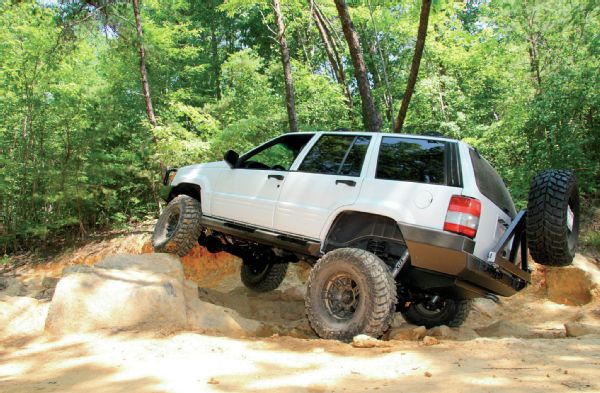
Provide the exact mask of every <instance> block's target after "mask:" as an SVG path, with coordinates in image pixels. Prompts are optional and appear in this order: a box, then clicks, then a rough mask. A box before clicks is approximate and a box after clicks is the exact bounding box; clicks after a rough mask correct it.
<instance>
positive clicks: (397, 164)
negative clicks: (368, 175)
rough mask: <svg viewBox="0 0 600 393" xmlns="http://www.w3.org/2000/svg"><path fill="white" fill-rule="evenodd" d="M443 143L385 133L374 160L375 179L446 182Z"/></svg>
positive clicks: (444, 147) (444, 146)
mask: <svg viewBox="0 0 600 393" xmlns="http://www.w3.org/2000/svg"><path fill="white" fill-rule="evenodd" d="M445 154H446V143H444V142H439V141H432V140H426V139H412V138H397V137H384V138H383V140H382V142H381V148H380V149H379V159H378V160H377V173H376V175H375V177H376V178H378V179H387V180H402V181H411V182H417V183H431V184H446V170H445V168H446V166H445Z"/></svg>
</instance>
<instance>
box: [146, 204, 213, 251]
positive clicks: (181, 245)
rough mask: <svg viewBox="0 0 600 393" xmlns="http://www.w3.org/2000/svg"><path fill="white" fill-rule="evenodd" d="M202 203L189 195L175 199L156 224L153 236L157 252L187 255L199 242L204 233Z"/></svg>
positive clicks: (153, 243) (153, 244)
mask: <svg viewBox="0 0 600 393" xmlns="http://www.w3.org/2000/svg"><path fill="white" fill-rule="evenodd" d="M201 216H202V210H201V208H200V202H198V201H197V200H196V199H194V198H192V197H190V196H188V195H179V196H177V197H176V198H174V199H173V200H172V201H171V202H169V204H168V205H167V207H166V208H165V209H164V210H163V212H162V214H161V215H160V217H159V218H158V221H157V222H156V226H155V227H154V233H153V234H152V246H153V248H154V251H155V252H168V253H171V254H176V255H179V256H180V257H182V256H184V255H186V254H187V253H188V252H190V250H191V249H192V247H194V245H195V244H196V243H197V242H198V237H199V236H200V232H201V231H202V226H201V225H200V217H201Z"/></svg>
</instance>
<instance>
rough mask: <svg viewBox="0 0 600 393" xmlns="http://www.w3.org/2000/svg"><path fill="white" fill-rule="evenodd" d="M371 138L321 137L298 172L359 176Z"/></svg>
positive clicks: (347, 136) (348, 136)
mask: <svg viewBox="0 0 600 393" xmlns="http://www.w3.org/2000/svg"><path fill="white" fill-rule="evenodd" d="M370 141H371V137H367V136H353V135H323V136H322V137H321V138H320V139H319V141H318V142H317V143H316V144H315V145H314V146H313V148H312V149H311V150H310V152H309V153H308V155H307V156H306V158H305V159H304V161H303V162H302V164H301V165H300V168H298V170H299V171H300V172H310V173H322V174H328V175H345V176H360V171H361V169H362V165H363V162H364V160H365V155H366V154H367V148H368V147H369V142H370Z"/></svg>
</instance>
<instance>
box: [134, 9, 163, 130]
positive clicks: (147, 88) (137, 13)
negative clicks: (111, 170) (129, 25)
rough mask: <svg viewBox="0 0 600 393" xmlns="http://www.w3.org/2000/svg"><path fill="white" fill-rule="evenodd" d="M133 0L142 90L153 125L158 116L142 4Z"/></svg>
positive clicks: (155, 123) (149, 119) (147, 113)
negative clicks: (145, 49) (153, 97)
mask: <svg viewBox="0 0 600 393" xmlns="http://www.w3.org/2000/svg"><path fill="white" fill-rule="evenodd" d="M132 1H133V14H134V15H135V27H136V29H137V35H138V40H139V53H140V77H141V79H142V90H143V93H144V101H146V115H148V121H149V122H150V124H152V126H153V127H156V126H157V124H158V123H157V122H156V116H154V108H153V107H152V97H151V96H150V84H149V83H148V73H147V72H146V52H145V51H144V33H143V32H142V19H141V18H140V5H139V2H138V0H132Z"/></svg>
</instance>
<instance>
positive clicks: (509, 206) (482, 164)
mask: <svg viewBox="0 0 600 393" xmlns="http://www.w3.org/2000/svg"><path fill="white" fill-rule="evenodd" d="M469 155H470V156H471V163H473V170H474V172H475V181H476V183H477V188H479V191H480V192H481V193H482V194H483V195H485V196H486V197H487V198H488V199H489V200H490V201H492V202H493V203H494V204H495V205H496V206H498V207H499V208H500V209H502V210H503V211H504V212H505V213H506V214H508V215H509V216H510V217H511V218H514V217H515V216H516V215H517V210H516V209H515V205H514V203H513V201H512V198H511V196H510V193H509V192H508V189H507V188H506V185H504V181H503V180H502V177H500V175H499V174H498V172H496V170H495V169H494V168H493V167H492V166H491V165H490V164H489V162H487V160H486V159H485V158H483V157H481V155H480V154H479V153H478V152H476V151H475V150H473V149H469Z"/></svg>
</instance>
